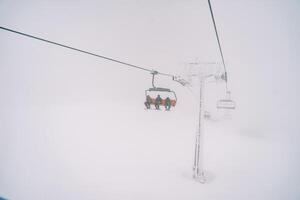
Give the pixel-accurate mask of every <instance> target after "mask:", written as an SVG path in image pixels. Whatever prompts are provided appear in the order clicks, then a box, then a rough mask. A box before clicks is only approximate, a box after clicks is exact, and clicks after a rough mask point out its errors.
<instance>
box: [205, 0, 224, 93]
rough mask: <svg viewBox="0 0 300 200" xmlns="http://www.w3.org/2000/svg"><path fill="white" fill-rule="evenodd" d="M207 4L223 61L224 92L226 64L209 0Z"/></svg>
mask: <svg viewBox="0 0 300 200" xmlns="http://www.w3.org/2000/svg"><path fill="white" fill-rule="evenodd" d="M208 5H209V10H210V14H211V18H212V21H213V24H214V29H215V33H216V37H217V41H218V45H219V50H220V54H221V58H222V63H223V66H224V72H225V83H226V92H227V91H228V88H227V70H226V65H225V61H224V56H223V51H222V48H221V43H220V39H219V34H218V30H217V26H216V21H215V17H214V13H213V10H212V6H211V3H210V0H208Z"/></svg>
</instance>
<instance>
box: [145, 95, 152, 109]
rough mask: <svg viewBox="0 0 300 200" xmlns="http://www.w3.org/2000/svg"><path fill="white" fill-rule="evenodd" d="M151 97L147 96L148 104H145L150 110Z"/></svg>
mask: <svg viewBox="0 0 300 200" xmlns="http://www.w3.org/2000/svg"><path fill="white" fill-rule="evenodd" d="M151 101H152V100H151V97H150V95H147V97H146V102H145V106H146V108H147V109H150V107H151Z"/></svg>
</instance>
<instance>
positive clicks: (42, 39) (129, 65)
mask: <svg viewBox="0 0 300 200" xmlns="http://www.w3.org/2000/svg"><path fill="white" fill-rule="evenodd" d="M0 29H2V30H5V31H8V32H12V33H16V34H19V35H22V36H25V37H29V38H31V39H35V40H39V41H43V42H46V43H50V44H53V45H56V46H59V47H63V48H67V49H71V50H74V51H78V52H80V53H84V54H88V55H91V56H95V57H98V58H102V59H105V60H109V61H112V62H115V63H119V64H122V65H126V66H127V67H132V68H135V69H140V70H144V71H148V72H153V71H154V70H152V69H149V68H145V67H141V66H137V65H133V64H130V63H126V62H123V61H120V60H117V59H114V58H110V57H106V56H103V55H99V54H96V53H92V52H89V51H85V50H81V49H78V48H74V47H71V46H67V45H64V44H61V43H58V42H54V41H50V40H47V39H44V38H41V37H37V36H33V35H30V34H27V33H24V32H20V31H16V30H12V29H9V28H5V27H2V26H0ZM155 72H157V74H160V75H163V76H169V77H175V76H174V75H172V74H167V73H161V72H158V71H155Z"/></svg>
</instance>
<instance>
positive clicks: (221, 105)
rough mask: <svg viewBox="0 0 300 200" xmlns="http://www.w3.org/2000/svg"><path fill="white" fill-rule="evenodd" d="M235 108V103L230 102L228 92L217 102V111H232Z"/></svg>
mask: <svg viewBox="0 0 300 200" xmlns="http://www.w3.org/2000/svg"><path fill="white" fill-rule="evenodd" d="M235 107H236V103H235V102H234V101H233V100H231V98H230V92H229V91H228V92H227V95H226V98H224V99H220V100H219V101H218V102H217V109H231V110H234V109H235Z"/></svg>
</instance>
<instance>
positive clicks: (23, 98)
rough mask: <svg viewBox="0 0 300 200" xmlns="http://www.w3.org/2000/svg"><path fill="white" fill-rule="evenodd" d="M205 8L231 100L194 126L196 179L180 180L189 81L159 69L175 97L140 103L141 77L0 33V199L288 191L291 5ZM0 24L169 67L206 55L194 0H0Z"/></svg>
mask: <svg viewBox="0 0 300 200" xmlns="http://www.w3.org/2000/svg"><path fill="white" fill-rule="evenodd" d="M212 5H213V8H214V12H215V17H216V22H217V25H218V28H219V33H220V37H221V42H222V45H223V51H224V54H225V59H226V63H227V65H228V71H229V87H230V89H231V90H232V97H233V98H234V99H235V100H236V102H237V109H236V111H234V113H233V115H232V119H231V120H230V121H228V120H219V121H218V122H211V121H208V122H206V123H205V152H204V153H205V158H204V159H205V160H204V161H205V162H204V166H205V168H206V169H207V170H208V173H209V174H210V177H211V178H210V181H209V182H208V183H207V184H205V185H202V184H199V183H197V182H194V181H193V180H192V179H191V172H192V162H193V153H194V152H193V148H194V134H195V130H196V122H197V99H194V96H197V93H196V92H195V91H196V90H195V91H194V92H195V94H194V95H193V94H191V93H190V92H189V91H188V90H186V89H185V88H183V87H181V86H180V85H178V84H177V83H175V82H172V81H171V80H170V79H168V78H165V77H161V78H160V79H159V83H160V85H161V86H165V87H170V88H172V89H173V90H175V91H176V92H177V96H178V97H179V100H178V106H177V108H176V110H175V111H173V112H168V113H166V112H146V111H145V110H144V108H143V102H144V90H145V88H148V87H150V83H151V82H150V81H151V80H150V75H149V74H147V73H145V72H143V71H136V70H132V69H128V68H126V67H123V66H121V65H119V64H114V63H111V62H108V61H105V60H101V59H97V58H93V57H90V56H88V55H83V54H80V53H77V52H72V51H69V50H66V49H62V48H58V47H56V46H51V45H48V44H44V43H41V42H39V41H33V40H30V39H27V38H24V37H21V36H18V35H14V34H11V33H8V32H4V31H2V30H1V31H0V44H1V46H0V161H1V164H0V196H3V197H6V198H8V199H199V198H204V199H264V200H265V199H272V200H273V199H295V200H296V199H299V198H300V190H299V188H300V174H299V167H300V166H299V164H300V161H299V139H300V137H299V127H298V121H299V118H300V116H299V103H298V101H299V87H300V86H299V85H300V84H299V80H298V79H299V78H298V77H299V69H298V63H299V58H298V54H299V34H300V28H299V27H300V26H299V15H300V14H299V13H300V12H299V11H300V2H299V1H298V0H289V1H284V0H273V1H272V0H263V1H256V0H254V1H246V0H239V1H237V0H227V1H221V0H214V1H212ZM0 25H1V26H4V27H8V28H11V29H16V30H19V31H23V32H26V33H29V34H33V35H37V36H40V37H44V38H47V39H49V40H53V41H57V42H60V43H63V44H68V45H71V46H74V47H77V48H81V49H86V50H89V51H92V52H96V53H98V54H101V55H105V56H108V57H113V58H117V59H120V60H122V61H125V62H129V63H132V64H137V65H141V66H145V67H150V68H154V69H157V70H159V71H162V72H171V73H174V74H180V73H182V72H183V71H184V68H185V67H186V63H188V62H192V61H194V60H195V59H198V60H201V61H203V62H215V61H217V62H219V61H220V55H219V52H218V49H217V43H216V38H215V35H214V30H213V26H212V23H211V18H210V14H209V9H208V5H207V2H206V1H204V0H203V1H202V0H197V1H196V0H190V1H175V0H174V1H168V0H160V1H137V0H127V1H121V0H120V1H118V0H113V1H6V0H0ZM222 87H224V85H223V86H222V84H218V85H209V86H208V87H207V88H206V91H205V92H206V94H207V95H208V96H211V97H212V96H219V97H221V96H222V95H223V93H222V92H221V91H222V89H220V88H222ZM217 88H218V89H217ZM215 100H216V99H213V98H210V99H207V101H206V105H207V106H208V107H211V108H212V107H213V106H214V105H215ZM212 112H213V113H217V111H216V110H213V111H212Z"/></svg>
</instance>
